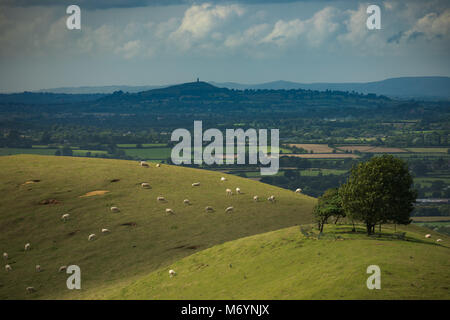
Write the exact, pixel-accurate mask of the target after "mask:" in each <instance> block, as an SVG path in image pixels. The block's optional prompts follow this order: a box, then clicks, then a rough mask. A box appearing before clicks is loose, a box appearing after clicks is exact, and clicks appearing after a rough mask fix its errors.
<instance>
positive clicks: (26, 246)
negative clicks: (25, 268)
mask: <svg viewBox="0 0 450 320" xmlns="http://www.w3.org/2000/svg"><path fill="white" fill-rule="evenodd" d="M30 249H31V244H29V243H27V244H25V251H28V250H30Z"/></svg>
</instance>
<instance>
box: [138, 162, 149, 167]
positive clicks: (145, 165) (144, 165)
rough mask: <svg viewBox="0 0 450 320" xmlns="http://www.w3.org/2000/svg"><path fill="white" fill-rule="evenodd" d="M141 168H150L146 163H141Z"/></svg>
mask: <svg viewBox="0 0 450 320" xmlns="http://www.w3.org/2000/svg"><path fill="white" fill-rule="evenodd" d="M140 166H141V167H147V168H148V167H149V165H148V163H147V162H145V161H141V162H140Z"/></svg>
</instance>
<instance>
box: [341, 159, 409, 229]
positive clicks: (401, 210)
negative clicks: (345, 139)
mask: <svg viewBox="0 0 450 320" xmlns="http://www.w3.org/2000/svg"><path fill="white" fill-rule="evenodd" d="M412 185H413V178H412V176H411V174H410V173H409V170H408V166H407V164H406V163H405V162H404V161H403V160H401V159H398V158H394V157H393V156H391V155H383V156H381V157H374V158H372V159H370V160H369V161H367V162H362V163H360V164H358V165H357V166H354V167H353V168H352V170H351V173H350V177H349V179H348V181H347V183H345V184H344V185H342V186H341V188H340V191H339V193H340V195H341V197H342V206H343V208H344V210H345V211H346V213H347V216H349V217H350V218H352V219H355V220H359V221H363V222H364V223H365V224H366V228H367V234H368V235H370V234H372V233H374V232H375V225H376V224H380V225H381V224H382V223H387V222H391V223H395V224H408V223H410V222H411V219H410V214H411V212H412V211H413V209H414V206H413V204H414V202H415V200H416V197H417V192H416V191H415V190H413V189H412Z"/></svg>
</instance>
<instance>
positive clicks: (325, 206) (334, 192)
mask: <svg viewBox="0 0 450 320" xmlns="http://www.w3.org/2000/svg"><path fill="white" fill-rule="evenodd" d="M313 214H314V217H315V219H316V222H317V224H318V227H319V230H320V232H323V226H324V224H326V223H328V219H329V218H330V217H332V216H334V217H335V218H336V220H335V223H337V220H339V218H340V217H342V216H344V210H343V209H342V199H341V196H340V195H339V191H338V189H337V188H333V189H328V190H327V191H325V193H324V194H323V195H322V196H321V197H319V199H318V202H317V205H316V206H315V207H314V210H313Z"/></svg>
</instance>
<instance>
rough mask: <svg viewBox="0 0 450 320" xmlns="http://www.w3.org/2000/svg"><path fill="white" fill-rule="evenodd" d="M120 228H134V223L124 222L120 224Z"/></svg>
mask: <svg viewBox="0 0 450 320" xmlns="http://www.w3.org/2000/svg"><path fill="white" fill-rule="evenodd" d="M121 226H127V227H136V222H125V223H122V224H121Z"/></svg>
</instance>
